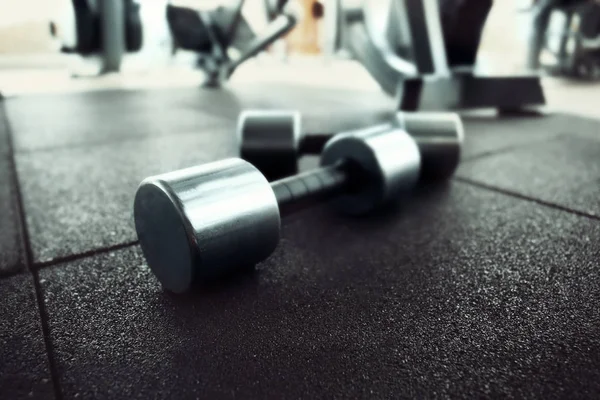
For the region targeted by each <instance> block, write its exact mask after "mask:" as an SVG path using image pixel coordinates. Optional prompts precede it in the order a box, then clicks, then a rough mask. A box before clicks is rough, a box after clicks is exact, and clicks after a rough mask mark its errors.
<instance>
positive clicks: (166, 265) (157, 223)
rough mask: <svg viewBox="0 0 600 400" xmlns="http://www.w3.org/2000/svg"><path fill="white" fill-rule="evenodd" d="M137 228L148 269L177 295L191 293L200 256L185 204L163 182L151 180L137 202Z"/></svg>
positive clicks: (141, 187) (137, 196)
mask: <svg viewBox="0 0 600 400" xmlns="http://www.w3.org/2000/svg"><path fill="white" fill-rule="evenodd" d="M134 219H135V228H136V231H137V234H138V238H139V241H140V246H141V248H142V252H143V253H144V257H145V258H146V261H147V263H148V266H149V267H150V269H151V270H152V272H153V273H154V274H155V275H156V277H157V278H158V280H159V281H160V282H161V283H162V285H163V287H164V288H165V289H167V290H168V291H170V292H173V293H183V292H186V291H188V290H189V289H190V287H191V285H192V282H193V280H194V266H195V264H196V262H197V256H196V252H195V250H194V249H195V248H196V247H197V245H196V244H195V242H194V241H195V239H194V234H193V229H192V227H191V224H190V222H189V220H188V219H187V217H186V215H185V213H184V212H183V210H182V208H181V204H180V203H179V202H178V201H177V199H176V197H175V196H174V195H173V194H172V193H171V192H170V190H169V188H168V186H166V185H164V184H163V183H162V182H161V181H160V180H153V179H147V180H145V181H143V182H142V183H141V185H140V187H139V188H138V191H137V193H136V196H135V201H134Z"/></svg>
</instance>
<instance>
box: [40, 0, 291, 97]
mask: <svg viewBox="0 0 600 400" xmlns="http://www.w3.org/2000/svg"><path fill="white" fill-rule="evenodd" d="M268 3H269V2H268ZM244 4H245V0H238V1H237V2H236V3H235V4H233V5H230V6H219V7H216V8H214V9H209V10H202V9H194V8H190V7H183V6H177V5H173V4H171V3H170V2H168V1H163V2H162V3H161V2H154V1H153V0H147V1H135V0H72V11H73V14H72V16H71V18H68V19H67V20H66V21H62V24H58V23H56V22H51V23H50V33H51V35H52V36H54V37H56V38H58V39H59V40H60V41H61V42H62V46H61V51H62V52H65V53H75V54H80V55H82V56H90V55H100V56H101V59H102V64H103V67H102V68H101V70H100V72H110V71H118V70H119V68H120V64H121V61H122V58H123V56H124V54H126V53H133V52H137V51H139V50H140V49H141V48H142V42H143V32H144V30H150V29H153V28H154V27H153V26H152V23H148V24H145V23H144V21H143V19H142V18H140V10H143V9H144V7H163V8H164V16H165V20H166V21H165V22H166V25H167V27H168V34H169V35H170V39H171V40H172V42H173V47H172V52H173V53H175V52H177V51H178V50H187V51H191V52H194V53H196V55H197V62H196V66H197V67H198V68H200V69H202V70H203V71H204V72H205V74H206V82H205V84H206V85H207V86H218V85H220V84H221V83H222V82H224V81H226V80H227V79H229V77H230V76H231V75H232V74H233V72H234V71H235V70H236V69H237V68H238V67H239V66H240V65H241V64H242V63H244V62H245V61H247V60H248V59H250V58H251V57H254V56H255V55H257V54H258V53H260V52H261V51H263V50H265V49H266V48H267V47H268V46H269V45H270V44H272V43H273V42H274V41H276V40H277V39H279V38H281V37H282V36H283V35H285V34H286V33H287V32H289V31H290V30H291V29H292V28H293V27H294V26H295V24H296V21H297V16H296V15H295V14H294V13H293V12H292V11H288V10H291V9H292V8H291V7H289V8H288V7H286V4H287V1H278V2H277V3H276V4H275V5H271V4H270V3H269V8H268V9H267V13H268V19H269V23H268V25H267V27H266V28H265V29H264V31H262V32H259V33H255V32H254V31H253V30H252V28H251V27H250V25H249V24H248V22H247V21H246V20H245V18H244V16H243V15H242V9H243V6H244ZM161 10H162V9H161ZM161 10H159V11H161ZM153 22H155V21H153Z"/></svg>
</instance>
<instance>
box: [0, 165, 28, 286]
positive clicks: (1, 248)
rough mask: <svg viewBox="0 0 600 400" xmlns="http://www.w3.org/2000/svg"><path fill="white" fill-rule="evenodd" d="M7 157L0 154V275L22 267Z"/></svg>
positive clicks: (13, 192)
mask: <svg viewBox="0 0 600 400" xmlns="http://www.w3.org/2000/svg"><path fill="white" fill-rule="evenodd" d="M8 157H9V156H8V155H4V156H2V155H0V212H1V216H0V276H1V275H6V274H12V273H15V272H18V271H20V270H23V268H24V254H23V246H22V244H21V225H20V223H19V213H18V210H17V203H16V188H15V187H14V180H13V179H12V176H11V175H12V173H13V172H12V167H11V163H10V161H9V160H8Z"/></svg>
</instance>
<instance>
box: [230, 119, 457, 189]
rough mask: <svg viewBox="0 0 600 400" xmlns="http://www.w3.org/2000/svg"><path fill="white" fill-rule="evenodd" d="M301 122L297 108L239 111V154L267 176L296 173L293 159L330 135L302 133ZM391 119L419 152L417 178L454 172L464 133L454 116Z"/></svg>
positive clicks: (317, 148) (435, 177)
mask: <svg viewBox="0 0 600 400" xmlns="http://www.w3.org/2000/svg"><path fill="white" fill-rule="evenodd" d="M301 120H302V118H301V115H300V113H299V112H297V111H286V110H281V111H274V110H248V111H243V112H242V113H241V114H240V116H239V119H238V125H237V138H238V145H239V154H240V157H241V158H243V159H244V160H246V161H248V162H250V163H251V164H252V165H254V166H255V167H256V168H258V169H259V170H260V171H261V172H263V173H264V174H265V176H266V177H267V179H269V180H273V179H278V178H281V177H284V176H289V175H293V174H295V173H297V172H298V158H299V157H300V156H302V155H304V154H319V153H320V152H321V150H322V149H323V146H324V145H325V143H326V142H327V141H328V140H329V139H330V138H331V137H332V136H333V133H311V134H306V133H304V132H303V130H302V122H301ZM391 123H393V124H394V125H396V126H397V127H398V128H400V129H403V130H405V131H406V132H408V133H409V134H410V135H411V136H412V137H413V138H414V139H415V141H416V142H417V145H418V146H419V150H420V151H421V176H420V179H421V180H423V181H437V180H444V179H447V178H448V177H450V176H451V175H452V174H453V173H454V171H455V170H456V167H457V166H458V163H459V162H460V152H461V147H462V142H463V137H464V131H463V125H462V121H461V119H460V117H459V116H458V114H455V113H449V112H437V113H435V112H418V113H410V112H398V113H396V114H395V116H394V118H393V121H391ZM349 133H351V132H349Z"/></svg>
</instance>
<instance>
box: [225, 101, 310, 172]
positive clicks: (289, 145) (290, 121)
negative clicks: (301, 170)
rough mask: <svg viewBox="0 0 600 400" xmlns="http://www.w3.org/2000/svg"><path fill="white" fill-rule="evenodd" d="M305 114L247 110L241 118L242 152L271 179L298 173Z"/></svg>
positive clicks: (240, 142) (240, 140)
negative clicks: (302, 123) (302, 125)
mask: <svg viewBox="0 0 600 400" xmlns="http://www.w3.org/2000/svg"><path fill="white" fill-rule="evenodd" d="M301 120H302V118H301V115H300V113H299V112H297V111H286V110H277V111H273V110H246V111H243V112H242V113H241V114H240V116H239V118H238V126H237V132H236V133H237V136H238V143H239V144H240V148H239V154H240V157H241V158H243V159H244V160H246V161H248V162H250V163H251V164H252V165H254V166H255V167H257V168H258V169H259V170H260V171H261V172H262V173H263V174H265V176H266V177H267V179H269V180H271V179H275V178H279V177H281V176H288V175H293V174H295V173H296V172H298V162H297V159H298V157H299V143H300V139H301V130H302V127H301Z"/></svg>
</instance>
